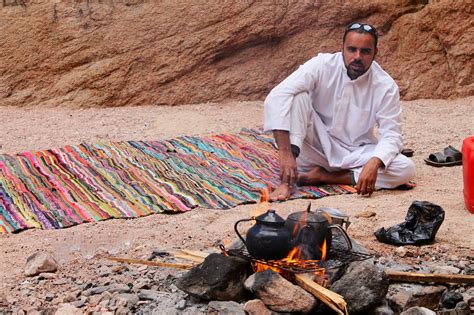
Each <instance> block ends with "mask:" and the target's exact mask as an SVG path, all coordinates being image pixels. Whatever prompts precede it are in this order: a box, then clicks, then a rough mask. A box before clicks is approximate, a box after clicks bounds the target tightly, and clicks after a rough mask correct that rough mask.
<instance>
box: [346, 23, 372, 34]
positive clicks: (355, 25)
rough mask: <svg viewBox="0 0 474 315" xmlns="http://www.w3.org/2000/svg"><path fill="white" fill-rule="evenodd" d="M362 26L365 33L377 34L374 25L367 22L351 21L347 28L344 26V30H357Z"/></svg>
mask: <svg viewBox="0 0 474 315" xmlns="http://www.w3.org/2000/svg"><path fill="white" fill-rule="evenodd" d="M360 28H362V29H363V30H364V31H366V32H367V33H371V34H374V35H376V36H377V35H378V34H377V30H376V29H375V27H373V26H372V25H369V24H363V23H353V24H351V25H349V26H348V27H347V28H346V32H347V31H352V30H358V29H360Z"/></svg>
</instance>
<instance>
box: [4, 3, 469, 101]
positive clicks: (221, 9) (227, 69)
mask: <svg viewBox="0 0 474 315" xmlns="http://www.w3.org/2000/svg"><path fill="white" fill-rule="evenodd" d="M349 2H350V4H349ZM473 7H474V6H473V5H472V1H471V0H437V1H436V0H431V1H428V0H397V1H393V0H366V1H358V0H354V1H343V0H319V1H318V0H315V1H249V0H247V1H223V2H220V1H147V0H141V1H140V0H122V1H119V0H105V1H91V0H89V1H77V0H76V1H66V0H54V1H51V0H48V1H43V0H36V1H34V0H2V2H0V105H14V106H29V105H44V106H46V105H52V106H121V105H142V104H183V103H197V102H207V101H212V102H217V101H224V100H256V99H263V98H264V97H265V95H266V93H268V91H269V90H270V89H271V88H272V87H273V86H274V85H275V84H277V83H278V82H279V81H281V80H282V79H283V78H284V77H286V76H287V75H288V74H289V73H291V72H292V71H293V70H294V69H295V68H296V67H297V66H298V65H299V64H301V63H303V62H304V61H306V60H307V59H309V58H311V57H312V56H314V55H316V54H317V53H318V52H333V51H337V50H339V49H340V48H341V36H342V33H343V30H344V26H345V25H347V24H348V23H350V22H352V21H355V20H358V21H365V22H370V23H372V24H373V25H374V26H376V27H377V28H378V29H379V32H380V33H381V37H380V45H379V49H380V52H379V56H378V62H379V63H380V64H381V65H382V66H383V67H384V68H385V70H386V71H387V72H389V73H390V74H391V75H392V76H393V77H394V78H395V79H396V81H397V82H398V84H399V86H400V90H401V94H402V97H403V98H404V99H407V100H408V99H415V98H449V97H461V96H466V95H473V94H474V83H473V80H474V79H473V75H472V73H473V68H474V67H473V64H474V62H473V53H474V25H473V24H474V19H473V11H474V9H473Z"/></svg>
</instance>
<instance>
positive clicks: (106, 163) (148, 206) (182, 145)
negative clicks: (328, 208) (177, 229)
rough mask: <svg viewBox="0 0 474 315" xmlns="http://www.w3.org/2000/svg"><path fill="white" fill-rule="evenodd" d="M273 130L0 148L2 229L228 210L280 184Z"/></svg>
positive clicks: (303, 191)
mask: <svg viewBox="0 0 474 315" xmlns="http://www.w3.org/2000/svg"><path fill="white" fill-rule="evenodd" d="M277 174H278V160H277V151H276V149H275V147H274V144H273V139H272V137H271V136H270V135H269V134H265V133H263V132H261V131H259V130H248V129H243V130H242V131H241V132H240V133H237V134H218V135H212V136H183V137H179V138H175V139H171V140H160V141H124V142H115V143H96V144H85V143H84V144H80V145H76V146H65V147H62V148H56V149H50V150H45V151H39V152H23V153H20V154H16V155H8V154H2V155H0V232H2V233H13V232H17V231H20V230H23V229H28V228H41V229H55V228H63V227H68V226H72V225H76V224H80V223H84V222H91V221H100V220H105V219H110V218H135V217H139V216H145V215H149V214H153V213H162V212H169V213H176V212H184V211H188V210H190V209H193V208H196V207H202V208H211V209H229V208H232V207H234V206H236V205H239V204H245V203H255V202H257V201H259V199H260V195H261V192H262V189H264V188H266V187H267V185H268V184H270V185H271V186H273V187H276V185H277V184H278V175H277ZM352 192H354V188H353V187H351V186H342V185H324V186H319V187H300V188H299V190H298V191H297V193H296V194H294V195H293V196H292V198H321V197H324V196H328V195H335V194H344V193H352Z"/></svg>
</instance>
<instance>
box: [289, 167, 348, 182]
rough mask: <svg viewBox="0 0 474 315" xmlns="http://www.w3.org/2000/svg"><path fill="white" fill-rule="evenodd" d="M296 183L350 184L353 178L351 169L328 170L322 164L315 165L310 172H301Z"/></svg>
mask: <svg viewBox="0 0 474 315" xmlns="http://www.w3.org/2000/svg"><path fill="white" fill-rule="evenodd" d="M296 183H297V184H298V185H299V186H316V185H321V184H342V185H350V184H351V183H352V178H351V172H350V171H346V170H343V171H337V172H328V171H326V170H325V169H324V168H322V167H320V166H315V167H314V168H313V169H312V170H310V171H309V172H306V173H300V174H299V175H298V180H297V181H296Z"/></svg>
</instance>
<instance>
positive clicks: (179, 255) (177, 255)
mask: <svg viewBox="0 0 474 315" xmlns="http://www.w3.org/2000/svg"><path fill="white" fill-rule="evenodd" d="M171 254H172V255H173V257H175V258H181V259H187V260H190V261H194V262H197V263H202V262H203V261H204V258H201V257H197V256H194V255H188V254H184V253H171Z"/></svg>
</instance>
